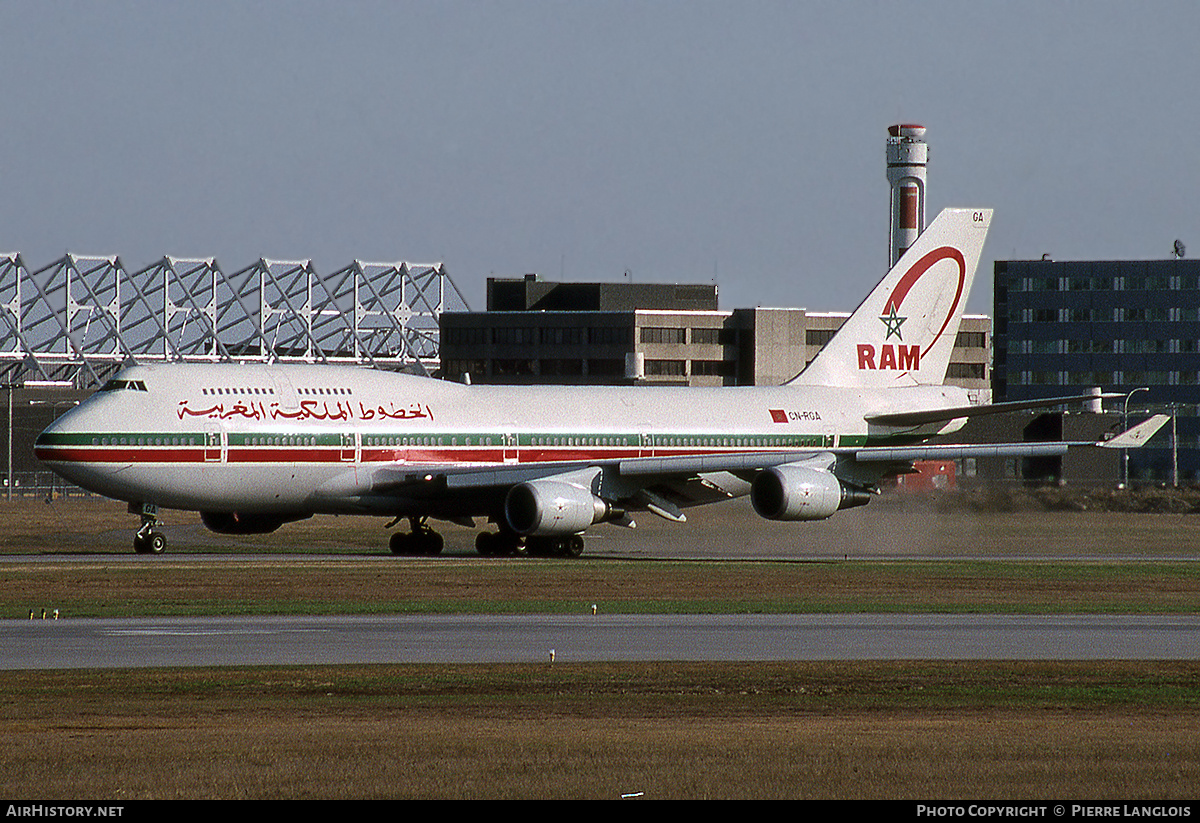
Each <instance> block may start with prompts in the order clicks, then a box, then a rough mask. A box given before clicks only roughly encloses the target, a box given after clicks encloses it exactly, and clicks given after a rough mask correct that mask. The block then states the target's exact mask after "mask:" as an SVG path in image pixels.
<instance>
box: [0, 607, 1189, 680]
mask: <svg viewBox="0 0 1200 823" xmlns="http://www.w3.org/2000/svg"><path fill="white" fill-rule="evenodd" d="M0 649H2V650H3V651H0V668H3V669H66V668H123V667H138V666H232V665H276V664H279V665H297V664H349V663H400V662H417V663H428V662H531V661H534V662H536V661H549V660H550V653H551V650H553V651H554V658H555V660H556V661H557V662H581V661H635V660H663V661H671V660H677V661H683V660H718V661H754V660H901V659H909V660H911V659H942V660H961V659H977V660H1096V659H1126V660H1142V659H1177V660H1182V659H1197V658H1200V616H1128V615H1122V616H1106V615H1098V616H1097V615H1088V616H1041V615H1039V616H1028V615H1021V616H996V615H596V616H592V615H587V616H561V615H435V616H392V617H375V616H371V617H254V618H246V617H238V618H223V617H210V618H157V619H148V618H137V619H95V620H58V621H53V620H47V621H42V620H34V621H21V620H13V621H3V622H0Z"/></svg>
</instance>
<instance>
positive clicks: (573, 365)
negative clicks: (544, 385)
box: [541, 358, 583, 375]
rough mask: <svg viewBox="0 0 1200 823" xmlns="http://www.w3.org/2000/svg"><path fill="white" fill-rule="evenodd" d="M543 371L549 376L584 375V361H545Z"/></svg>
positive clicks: (562, 359)
mask: <svg viewBox="0 0 1200 823" xmlns="http://www.w3.org/2000/svg"><path fill="white" fill-rule="evenodd" d="M541 370H542V374H547V375H550V374H553V375H579V374H583V361H582V360H578V359H573V358H554V359H550V360H543V361H542V364H541Z"/></svg>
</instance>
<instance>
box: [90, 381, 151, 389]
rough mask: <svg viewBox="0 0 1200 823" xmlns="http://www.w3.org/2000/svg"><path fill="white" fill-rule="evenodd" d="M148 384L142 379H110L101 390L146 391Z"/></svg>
mask: <svg viewBox="0 0 1200 823" xmlns="http://www.w3.org/2000/svg"><path fill="white" fill-rule="evenodd" d="M145 390H146V384H145V383H144V382H143V381H141V380H115V379H114V380H109V381H108V382H107V383H105V384H104V385H103V386H101V387H100V391H145Z"/></svg>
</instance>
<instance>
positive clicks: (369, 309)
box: [0, 254, 469, 388]
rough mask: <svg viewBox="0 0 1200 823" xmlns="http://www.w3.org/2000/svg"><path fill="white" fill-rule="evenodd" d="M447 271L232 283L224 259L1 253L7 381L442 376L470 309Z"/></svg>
mask: <svg viewBox="0 0 1200 823" xmlns="http://www.w3.org/2000/svg"><path fill="white" fill-rule="evenodd" d="M468 309H469V307H468V306H467V303H466V300H465V298H464V297H463V295H462V292H460V291H459V289H458V287H457V286H455V285H454V283H453V281H451V280H450V278H449V277H448V276H447V275H446V272H445V269H444V267H443V266H442V264H441V263H435V264H428V265H425V264H415V263H404V262H400V263H364V262H360V261H357V260H356V261H355V262H353V263H351V264H350V265H348V266H345V267H344V268H341V269H338V270H337V271H335V272H333V273H332V274H327V275H322V274H319V273H318V272H317V271H316V269H315V268H314V267H313V265H312V262H311V261H309V260H267V259H260V260H258V262H256V263H254V264H252V265H249V266H246V267H245V268H242V269H238V270H237V271H235V272H233V273H232V274H226V273H225V271H224V270H223V269H222V268H221V267H220V266H219V265H218V264H217V262H216V261H215V260H214V259H212V258H206V259H188V258H179V257H164V258H162V259H161V260H159V261H158V262H156V263H153V264H151V265H149V266H146V267H145V268H143V269H139V270H137V271H134V272H129V271H128V270H127V269H126V268H125V266H124V264H123V263H122V262H121V259H120V258H119V257H115V256H113V257H94V256H87V255H77V254H68V255H66V256H65V257H63V258H61V259H59V260H56V261H55V262H53V263H51V264H49V265H48V266H44V267H42V268H36V269H30V268H29V267H28V266H26V264H25V262H24V261H23V260H22V258H21V255H20V254H0V316H2V317H3V322H0V372H2V373H3V379H4V381H5V382H8V383H13V382H18V381H19V380H23V379H33V380H69V381H72V382H73V383H75V385H76V386H78V387H79V388H89V387H92V386H95V385H97V384H99V383H100V382H102V380H104V379H106V378H107V376H108V375H110V374H111V373H112V372H113V371H115V370H116V369H118V368H120V367H121V366H123V365H126V364H129V363H133V362H137V363H148V362H167V361H193V362H216V361H238V362H305V363H357V364H361V365H367V366H373V367H376V368H385V369H403V368H407V369H416V370H418V371H428V370H429V368H430V367H431V366H434V367H436V364H437V361H438V357H439V340H438V317H439V315H440V314H441V313H442V312H443V311H462V310H468Z"/></svg>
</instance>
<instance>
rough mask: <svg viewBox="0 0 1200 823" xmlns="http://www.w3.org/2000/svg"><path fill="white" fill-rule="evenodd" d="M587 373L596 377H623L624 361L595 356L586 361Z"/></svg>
mask: <svg viewBox="0 0 1200 823" xmlns="http://www.w3.org/2000/svg"><path fill="white" fill-rule="evenodd" d="M587 366H588V374H589V375H596V376H598V377H623V376H624V375H625V361H624V360H618V359H616V358H611V357H602V358H595V359H592V360H589V361H587Z"/></svg>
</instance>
